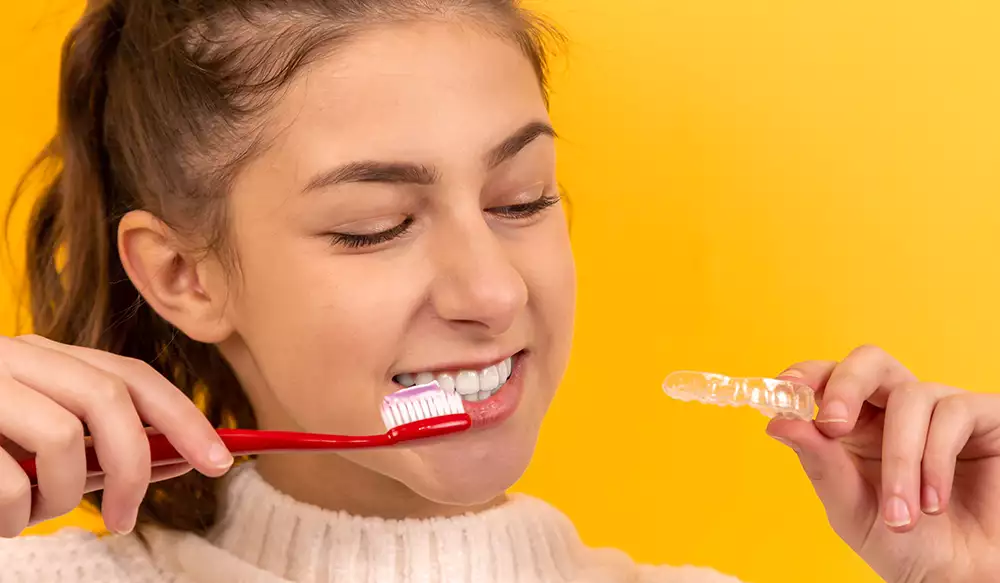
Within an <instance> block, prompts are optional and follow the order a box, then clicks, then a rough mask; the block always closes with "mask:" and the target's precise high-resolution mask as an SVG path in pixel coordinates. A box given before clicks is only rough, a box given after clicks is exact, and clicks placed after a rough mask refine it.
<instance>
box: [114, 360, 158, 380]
mask: <svg viewBox="0 0 1000 583" xmlns="http://www.w3.org/2000/svg"><path fill="white" fill-rule="evenodd" d="M121 358H122V365H123V366H124V367H125V369H126V370H128V371H129V372H131V373H133V374H136V375H140V376H141V375H149V374H155V373H156V371H155V369H153V367H152V366H150V364H149V363H148V362H146V361H145V360H140V359H138V358H132V357H130V356H126V357H121Z"/></svg>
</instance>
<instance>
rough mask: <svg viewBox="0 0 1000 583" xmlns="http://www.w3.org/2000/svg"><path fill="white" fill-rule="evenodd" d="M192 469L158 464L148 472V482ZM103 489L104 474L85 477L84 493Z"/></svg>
mask: <svg viewBox="0 0 1000 583" xmlns="http://www.w3.org/2000/svg"><path fill="white" fill-rule="evenodd" d="M192 470H194V468H193V467H191V464H187V463H179V464H170V465H166V466H159V467H155V468H153V471H152V472H151V473H150V478H149V482H150V483H151V484H155V483H157V482H165V481H167V480H172V479H174V478H179V477H181V476H183V475H184V474H186V473H188V472H190V471H192ZM103 489H104V474H99V475H97V476H92V477H89V478H87V485H86V488H85V492H86V493H88V494H89V493H91V492H97V491H98V490H103Z"/></svg>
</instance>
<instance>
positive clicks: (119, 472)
mask: <svg viewBox="0 0 1000 583" xmlns="http://www.w3.org/2000/svg"><path fill="white" fill-rule="evenodd" d="M18 356H19V357H20V358H19V359H18V360H17V361H11V360H10V359H5V361H6V363H7V366H8V367H9V368H10V370H11V373H12V375H13V376H14V377H15V378H16V379H17V380H18V381H20V382H22V383H25V384H27V385H29V386H30V387H31V388H32V389H34V390H35V391H37V392H38V394H41V395H45V396H46V397H49V398H50V399H51V400H52V401H55V402H56V403H58V404H59V405H61V406H62V407H65V409H66V410H67V411H69V413H72V414H73V415H75V416H76V417H78V418H80V419H83V420H84V421H85V422H86V423H87V427H88V428H89V429H90V433H91V435H92V437H93V443H94V451H95V453H96V454H97V458H98V460H99V461H100V463H101V468H102V469H103V470H104V474H105V480H104V490H105V496H104V500H103V503H102V506H101V511H102V514H103V515H104V520H105V522H106V523H107V525H108V527H109V528H111V529H112V530H114V531H115V532H119V533H126V532H130V531H131V530H132V527H133V526H134V525H135V516H136V514H137V513H138V510H139V504H140V503H141V502H142V498H143V496H144V495H145V493H146V489H147V487H148V485H149V477H150V453H149V442H148V440H147V439H146V432H145V430H144V428H143V426H142V421H141V420H140V419H139V415H138V413H137V412H136V410H135V407H134V406H133V404H132V399H131V397H130V395H129V391H128V388H127V387H126V385H125V383H124V382H123V381H122V380H121V379H120V378H118V377H116V376H114V375H113V374H109V373H107V372H105V371H103V370H100V369H98V368H95V367H93V366H91V365H89V364H87V363H85V362H83V361H81V360H78V359H76V358H73V357H72V356H70V355H68V354H64V353H61V352H56V351H51V350H48V349H46V348H41V347H39V346H35V345H31V344H23V345H22V346H21V347H20V349H19V351H18ZM77 425H78V426H79V421H77ZM11 437H13V438H14V439H15V441H17V437H16V436H13V435H11ZM82 437H83V433H82V431H81V432H80V438H81V440H82ZM22 444H23V443H22ZM23 445H26V446H28V445H30V444H23ZM29 449H30V447H29ZM34 451H36V452H38V453H39V456H41V455H42V454H43V452H42V451H39V450H34ZM77 455H78V457H79V458H80V460H84V459H85V458H84V457H83V451H82V449H81V450H80V451H79V452H78V454H77ZM39 481H40V482H41V476H39ZM83 484H84V481H81V482H80V487H81V488H82V487H83ZM43 493H44V492H43Z"/></svg>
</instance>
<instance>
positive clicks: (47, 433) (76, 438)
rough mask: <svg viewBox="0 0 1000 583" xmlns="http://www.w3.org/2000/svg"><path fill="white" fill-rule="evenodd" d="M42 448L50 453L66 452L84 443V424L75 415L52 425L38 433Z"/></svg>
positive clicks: (67, 416)
mask: <svg viewBox="0 0 1000 583" xmlns="http://www.w3.org/2000/svg"><path fill="white" fill-rule="evenodd" d="M38 439H39V442H40V443H41V445H42V447H44V448H45V449H46V450H50V451H66V450H69V449H72V448H73V447H75V446H76V445H77V444H81V443H83V423H82V422H81V421H80V420H79V419H77V418H76V417H74V416H73V415H66V416H65V417H64V418H63V419H62V420H61V421H59V422H57V423H52V424H50V425H49V426H48V427H46V428H45V429H43V430H40V431H39V432H38Z"/></svg>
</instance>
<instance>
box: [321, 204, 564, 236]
mask: <svg viewBox="0 0 1000 583" xmlns="http://www.w3.org/2000/svg"><path fill="white" fill-rule="evenodd" d="M559 200H560V199H559V197H558V196H554V195H543V196H542V197H541V198H539V199H537V200H533V201H531V202H526V203H522V204H512V205H508V206H501V207H495V208H492V209H486V210H487V211H488V212H492V213H494V214H496V215H498V216H500V217H502V218H504V219H510V220H524V219H529V218H531V217H534V216H536V215H539V214H541V213H542V212H543V211H545V210H547V209H548V208H550V207H553V206H555V205H557V204H559ZM413 222H414V219H413V217H412V216H408V217H406V219H405V220H404V221H403V222H401V223H399V224H398V225H396V226H395V227H393V228H391V229H387V230H385V231H382V232H380V233H372V234H369V235H352V234H348V233H330V234H329V238H330V242H331V243H332V244H333V245H337V246H341V247H346V248H348V249H362V248H365V247H374V246H376V245H380V244H382V243H386V242H388V241H391V240H393V239H395V238H396V237H400V236H402V235H404V234H406V232H407V231H409V230H410V227H412V226H413Z"/></svg>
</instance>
